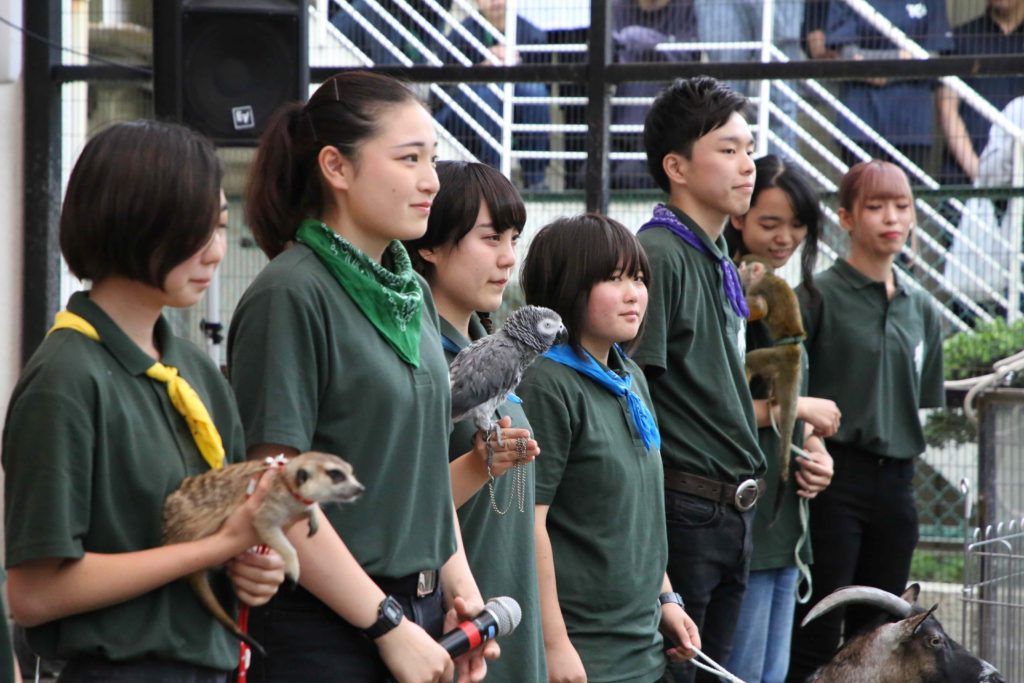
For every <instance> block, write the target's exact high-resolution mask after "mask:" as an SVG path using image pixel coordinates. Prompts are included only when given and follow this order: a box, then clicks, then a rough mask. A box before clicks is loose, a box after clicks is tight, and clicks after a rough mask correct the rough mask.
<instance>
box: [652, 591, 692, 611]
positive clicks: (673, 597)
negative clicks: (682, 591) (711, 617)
mask: <svg viewBox="0 0 1024 683" xmlns="http://www.w3.org/2000/svg"><path fill="white" fill-rule="evenodd" d="M658 602H659V603H660V604H662V605H667V604H669V603H675V604H677V605H679V609H682V610H685V609H686V606H685V605H683V596H681V595H679V593H676V592H675V591H668V592H667V593H662V594H661V595H659V596H658Z"/></svg>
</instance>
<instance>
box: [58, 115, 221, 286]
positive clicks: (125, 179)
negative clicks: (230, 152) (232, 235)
mask: <svg viewBox="0 0 1024 683" xmlns="http://www.w3.org/2000/svg"><path fill="white" fill-rule="evenodd" d="M221 176H222V171H221V165H220V161H219V160H218V159H217V154H216V151H215V150H214V148H213V145H212V144H210V142H209V141H208V140H207V139H206V138H204V137H202V136H201V135H199V134H198V133H195V132H193V131H191V130H189V129H188V128H185V127H183V126H179V125H177V124H174V123H163V122H159V121H126V122H122V123H115V124H114V125H112V126H110V127H109V128H106V129H104V130H103V131H101V132H99V133H97V134H96V135H94V136H93V137H92V139H91V140H89V142H88V143H86V145H85V147H84V148H83V149H82V153H81V155H80V156H79V157H78V161H76V162H75V167H74V169H72V171H71V177H70V178H69V179H68V189H67V192H66V194H65V195H64V206H63V208H62V210H61V215H60V251H61V253H62V254H63V255H64V259H65V260H66V261H67V264H68V268H70V269H71V272H72V273H74V274H75V276H76V277H78V278H80V279H83V280H85V279H88V280H92V281H93V282H94V283H95V282H99V281H101V280H103V279H104V278H105V277H108V276H111V275H118V276H122V277H126V278H128V279H130V280H135V281H137V282H142V283H144V284H147V285H151V286H153V287H157V288H161V289H162V288H163V285H164V279H165V278H166V277H167V274H168V273H169V272H170V271H171V270H172V269H173V268H174V267H175V266H177V265H178V264H180V263H182V262H183V261H185V260H187V259H188V258H189V257H190V256H192V255H193V254H195V253H196V252H197V251H199V250H200V249H202V247H203V245H205V244H206V243H207V242H208V241H209V240H210V235H211V234H212V233H213V231H214V230H215V229H216V225H217V215H218V214H219V213H220V185H221Z"/></svg>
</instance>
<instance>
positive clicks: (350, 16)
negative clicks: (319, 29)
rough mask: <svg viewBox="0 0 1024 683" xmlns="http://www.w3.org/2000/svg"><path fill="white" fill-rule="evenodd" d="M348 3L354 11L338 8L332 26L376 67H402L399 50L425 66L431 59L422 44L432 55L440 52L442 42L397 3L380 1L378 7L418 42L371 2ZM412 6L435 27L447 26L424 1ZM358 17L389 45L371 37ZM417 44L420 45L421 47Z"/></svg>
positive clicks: (447, 3) (447, 2) (414, 0)
mask: <svg viewBox="0 0 1024 683" xmlns="http://www.w3.org/2000/svg"><path fill="white" fill-rule="evenodd" d="M348 4H350V5H351V6H352V12H351V13H350V12H348V11H346V10H345V9H344V8H342V7H339V8H337V9H335V10H334V12H333V13H332V15H331V23H332V24H334V26H335V28H337V29H338V30H339V31H341V32H342V34H344V35H345V37H347V38H348V39H349V40H351V41H352V44H353V45H355V46H356V47H357V48H359V49H360V50H361V51H362V52H363V53H364V54H365V55H366V56H367V57H369V58H370V59H371V60H373V63H374V64H383V65H400V64H402V60H401V59H400V58H399V57H398V56H397V55H396V54H395V50H397V51H399V52H401V54H404V55H405V56H406V57H408V58H409V59H410V60H411V61H412V63H413V64H425V63H426V62H427V61H428V60H427V57H426V55H425V54H424V51H423V49H421V47H420V45H422V46H423V47H424V48H426V50H427V51H428V52H430V53H432V54H439V53H440V51H441V50H440V45H439V44H438V42H437V41H436V40H435V39H434V38H433V37H432V36H431V35H430V34H429V32H428V31H426V30H425V29H424V28H423V26H421V25H419V24H417V23H416V22H415V21H414V20H413V19H412V17H411V16H410V15H409V14H408V13H407V12H406V11H405V10H403V9H402V8H401V7H399V5H398V3H397V2H395V0H377V2H376V3H375V4H379V5H380V6H381V8H382V9H383V10H384V12H385V13H386V14H387V15H389V16H391V17H393V18H395V19H396V20H397V21H398V23H399V24H401V25H402V26H404V27H405V28H406V29H407V30H408V31H409V33H410V34H412V36H413V38H415V41H416V42H413V41H411V40H409V39H408V38H407V37H406V36H403V35H402V33H401V32H399V31H398V30H397V29H396V28H395V27H394V25H393V24H392V23H391V22H389V21H388V20H387V19H385V18H384V16H383V15H381V14H380V13H378V12H377V11H376V10H374V9H373V7H371V5H370V3H369V2H367V0H352V2H350V3H348ZM408 4H409V5H410V6H411V7H412V8H413V10H415V11H416V13H417V14H419V15H420V16H421V17H423V18H424V19H425V20H426V21H428V22H430V24H431V25H432V26H437V27H443V26H444V20H443V19H442V18H441V15H440V14H439V13H438V12H436V11H434V9H433V8H432V7H431V6H430V4H428V3H427V2H424V0H408ZM434 4H440V5H441V6H442V7H443V8H445V9H448V8H449V7H451V0H439V3H434ZM357 15H358V16H360V17H362V18H363V19H365V20H366V21H367V22H368V23H369V24H370V25H371V26H373V28H374V29H376V30H377V31H379V32H380V33H381V35H383V36H384V39H385V40H386V41H387V42H382V41H381V40H380V39H379V38H377V37H375V36H374V35H373V34H371V33H370V32H369V31H368V30H367V29H366V27H365V26H363V25H362V24H361V23H360V22H359V21H358V20H356V19H355V17H356V16H357ZM442 32H443V29H442ZM417 42H418V43H419V44H420V45H417V44H416V43H417Z"/></svg>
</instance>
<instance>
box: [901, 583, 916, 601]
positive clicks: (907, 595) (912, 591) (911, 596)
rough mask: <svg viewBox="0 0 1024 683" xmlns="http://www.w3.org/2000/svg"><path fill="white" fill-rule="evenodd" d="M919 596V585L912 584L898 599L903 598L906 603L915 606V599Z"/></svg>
mask: <svg viewBox="0 0 1024 683" xmlns="http://www.w3.org/2000/svg"><path fill="white" fill-rule="evenodd" d="M920 595H921V584H919V583H912V584H910V585H909V586H907V590H905V591H903V595H901V596H900V597H901V598H903V599H904V600H905V601H906V602H908V603H910V604H911V605H916V604H917V598H918V596H920Z"/></svg>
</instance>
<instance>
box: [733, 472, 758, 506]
mask: <svg viewBox="0 0 1024 683" xmlns="http://www.w3.org/2000/svg"><path fill="white" fill-rule="evenodd" d="M758 494H759V491H758V490H757V482H756V481H755V480H753V479H747V480H746V481H744V482H742V483H741V484H740V485H739V486H737V487H736V496H735V497H734V498H733V505H735V506H736V509H737V510H739V511H740V512H746V511H747V510H749V509H750V508H752V507H754V503H756V502H757V498H758Z"/></svg>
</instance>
